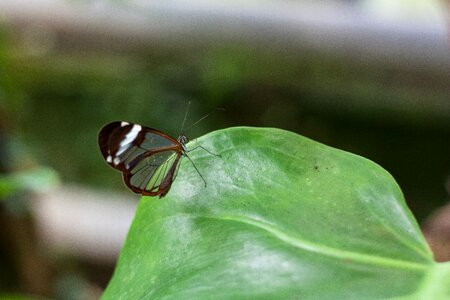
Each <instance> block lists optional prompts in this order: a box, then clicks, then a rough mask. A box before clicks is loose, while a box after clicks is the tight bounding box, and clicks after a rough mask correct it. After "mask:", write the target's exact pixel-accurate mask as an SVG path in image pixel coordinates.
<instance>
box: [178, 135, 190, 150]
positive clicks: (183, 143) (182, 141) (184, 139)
mask: <svg viewBox="0 0 450 300" xmlns="http://www.w3.org/2000/svg"><path fill="white" fill-rule="evenodd" d="M178 142H179V143H180V144H181V147H182V148H183V151H187V148H186V144H187V143H188V142H189V139H188V138H187V136H185V135H184V133H182V134H181V135H180V136H179V137H178Z"/></svg>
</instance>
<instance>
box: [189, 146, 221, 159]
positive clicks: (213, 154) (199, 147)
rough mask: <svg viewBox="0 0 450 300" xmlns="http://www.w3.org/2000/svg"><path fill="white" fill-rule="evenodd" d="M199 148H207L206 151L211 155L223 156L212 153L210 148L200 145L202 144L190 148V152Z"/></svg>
mask: <svg viewBox="0 0 450 300" xmlns="http://www.w3.org/2000/svg"><path fill="white" fill-rule="evenodd" d="M198 148H201V149H203V150H205V151H206V152H208V153H209V154H211V155H214V156H218V157H222V156H221V155H220V154H216V153H212V152H211V151H209V150H208V149H206V148H205V147H203V146H200V145H199V146H196V147H194V148H192V149H190V150H189V151H188V152H191V151H194V150H195V149H198Z"/></svg>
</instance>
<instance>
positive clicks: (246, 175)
mask: <svg viewBox="0 0 450 300" xmlns="http://www.w3.org/2000/svg"><path fill="white" fill-rule="evenodd" d="M197 143H198V144H199V145H202V146H204V147H206V148H207V149H209V150H210V151H212V152H214V153H218V154H220V155H221V156H222V157H221V158H218V157H215V156H212V155H209V154H208V153H206V152H204V151H202V150H195V151H194V152H192V153H190V156H191V158H192V159H193V161H194V162H195V163H196V165H197V167H198V168H199V169H200V171H201V172H202V175H203V176H204V177H205V179H206V181H207V183H208V186H207V187H206V188H205V187H204V185H203V183H202V181H201V179H200V178H199V177H198V175H197V174H196V172H195V170H194V168H193V167H192V165H191V164H190V162H189V161H188V160H187V159H183V161H182V165H181V167H180V171H179V174H178V178H177V180H176V181H175V182H174V183H173V186H172V189H171V191H170V192H169V194H168V195H167V196H166V197H165V198H163V199H161V200H159V199H156V198H149V197H144V198H143V199H142V200H141V202H140V205H139V207H138V210H137V214H136V216H135V220H134V222H133V225H132V227H131V229H130V232H129V235H128V238H127V241H126V244H125V246H124V248H123V251H122V253H121V256H120V259H119V262H118V265H117V267H116V271H115V274H114V277H113V279H112V280H111V282H110V284H109V286H108V288H107V290H106V291H105V293H104V295H103V299H373V298H377V299H380V298H402V299H410V298H411V299H445V298H446V297H450V288H449V287H450V266H449V264H448V263H447V264H437V263H435V262H434V261H433V258H432V254H431V252H430V250H429V248H428V246H427V244H426V242H425V240H424V238H423V236H422V234H421V232H420V229H419V227H418V225H417V223H416V221H415V219H414V217H413V216H412V214H411V213H410V211H409V209H408V208H407V206H406V204H405V201H404V199H403V196H402V193H401V190H400V188H399V187H398V185H397V184H396V182H395V180H394V179H393V178H392V177H391V175H390V174H389V173H387V172H386V171H385V170H384V169H382V168H381V167H380V166H378V165H377V164H375V163H373V162H371V161H369V160H367V159H364V158H362V157H359V156H357V155H353V154H350V153H347V152H344V151H340V150H337V149H334V148H331V147H328V146H325V145H323V144H320V143H317V142H314V141H312V140H310V139H307V138H304V137H302V136H299V135H297V134H294V133H291V132H287V131H283V130H278V129H264V128H247V127H238V128H230V129H225V130H220V131H216V132H213V133H210V134H208V135H206V136H204V137H202V138H199V139H198V140H197V142H191V143H190V144H189V145H188V148H193V147H195V146H196V144H197ZM424 296H427V297H428V296H432V297H431V298H423V297H424Z"/></svg>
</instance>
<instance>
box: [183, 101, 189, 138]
mask: <svg viewBox="0 0 450 300" xmlns="http://www.w3.org/2000/svg"><path fill="white" fill-rule="evenodd" d="M190 105H191V101H189V102H188V105H187V108H186V113H185V114H184V119H183V124H182V125H181V133H183V130H184V124H186V119H187V116H188V112H189V106H190Z"/></svg>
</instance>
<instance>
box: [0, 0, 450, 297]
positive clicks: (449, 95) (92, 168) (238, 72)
mask: <svg viewBox="0 0 450 300" xmlns="http://www.w3.org/2000/svg"><path fill="white" fill-rule="evenodd" d="M448 5H449V2H448V1H447V2H446V1H437V0H436V1H431V0H420V1H419V0H409V1H406V0H389V1H387V0H347V1H344V0H321V1H307V0H259V1H235V0H227V1H216V0H210V1H202V0H191V1H182V0H172V1H167V0H166V1H160V0H155V1H144V0H129V1H125V0H124V1H119V0H96V1H83V0H1V1H0V298H2V297H3V298H4V297H6V295H10V296H11V295H15V296H17V297H20V296H24V295H26V296H33V297H50V298H57V299H96V298H98V297H99V295H100V294H101V292H102V290H103V289H104V287H105V286H106V284H107V283H108V280H109V278H110V276H111V274H112V271H113V269H114V265H115V262H116V259H117V255H118V253H119V251H120V248H121V246H122V243H123V240H124V238H125V236H126V232H127V230H128V226H129V224H130V222H131V220H132V218H133V215H134V211H135V207H136V204H137V201H138V198H139V197H137V196H135V195H134V194H132V193H131V192H129V191H128V190H127V189H126V188H125V186H124V185H123V184H122V180H121V176H120V174H119V173H117V172H114V170H112V169H111V168H110V167H108V166H107V165H106V164H105V162H104V161H103V158H102V156H101V155H100V152H99V150H98V146H97V133H98V131H99V130H100V128H101V127H102V126H103V125H104V124H106V123H108V122H110V121H114V120H126V121H129V122H134V123H140V124H144V125H147V126H150V127H154V128H158V129H160V130H162V131H164V132H166V133H168V134H170V135H172V136H174V137H176V136H177V135H178V134H179V131H180V126H181V123H182V118H183V115H184V113H185V111H186V103H187V102H188V101H191V102H192V105H191V110H190V115H189V120H190V121H191V122H193V121H195V120H197V119H199V118H200V117H202V116H203V115H204V114H206V113H208V112H210V111H211V110H213V109H215V108H218V107H223V108H225V109H226V111H225V112H220V113H216V114H214V115H213V116H211V117H210V118H208V119H206V120H204V121H203V122H202V123H200V124H199V125H198V126H196V127H194V128H193V129H192V130H191V131H190V132H189V136H190V137H191V138H195V137H197V136H200V135H203V134H206V133H208V132H210V131H212V130H215V129H221V128H226V127H229V126H239V125H249V126H264V127H278V128H282V129H286V130H290V131H294V132H297V133H299V134H301V135H304V136H307V137H309V138H312V139H314V140H316V141H319V142H322V143H325V144H327V145H330V146H333V147H336V148H339V149H343V150H347V151H350V152H353V153H356V154H359V155H362V156H364V157H366V158H369V159H371V160H373V161H375V162H376V163H378V164H380V165H381V166H383V167H384V168H385V169H387V170H388V171H389V172H390V173H391V174H392V175H393V176H394V178H395V179H396V180H397V182H398V183H399V185H400V186H401V188H402V190H403V192H404V195H405V198H406V201H407V203H408V205H409V207H410V208H411V210H412V211H413V213H414V215H415V216H416V218H417V219H418V220H419V222H420V224H421V226H422V227H423V230H424V232H425V234H426V236H427V239H428V240H429V242H430V245H431V246H432V247H433V250H434V251H435V256H436V259H437V260H439V261H446V260H450V221H449V220H450V208H449V207H448V206H446V205H448V203H449V191H450V155H449V154H450V151H449V150H450V147H449V146H450V50H449V49H450V46H449V45H450V43H449V36H450V34H449V31H448V28H449V26H448V18H447V17H448V16H449V6H448ZM155 201H158V199H156V200H155Z"/></svg>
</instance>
